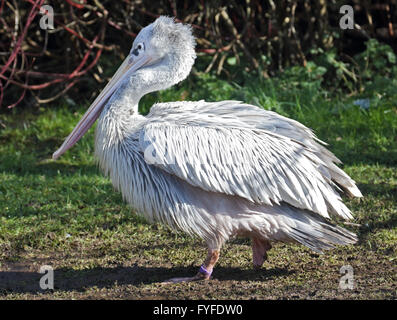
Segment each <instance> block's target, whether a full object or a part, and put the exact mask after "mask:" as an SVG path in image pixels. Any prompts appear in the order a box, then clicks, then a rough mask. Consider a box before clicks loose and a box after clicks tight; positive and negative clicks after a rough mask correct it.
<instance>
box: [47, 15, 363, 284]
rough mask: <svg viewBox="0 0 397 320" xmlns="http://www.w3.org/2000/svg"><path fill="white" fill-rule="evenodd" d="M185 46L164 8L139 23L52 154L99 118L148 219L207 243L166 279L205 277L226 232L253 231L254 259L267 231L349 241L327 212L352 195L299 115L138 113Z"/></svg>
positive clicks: (100, 154)
mask: <svg viewBox="0 0 397 320" xmlns="http://www.w3.org/2000/svg"><path fill="white" fill-rule="evenodd" d="M194 48H195V40H194V37H193V35H192V32H191V28H190V26H188V25H184V24H181V23H176V22H175V21H174V20H173V19H172V18H169V17H164V16H162V17H159V18H158V19H157V20H156V21H155V22H154V23H152V24H150V25H148V26H147V27H145V28H143V29H142V30H141V31H140V33H139V34H138V35H137V37H136V39H135V41H134V43H133V45H132V49H131V52H130V53H129V55H128V57H127V59H126V60H125V61H124V62H123V64H122V65H121V66H120V68H119V69H118V71H117V72H116V74H115V75H114V76H113V78H112V79H111V80H110V82H109V83H108V84H107V86H106V87H105V89H104V90H103V91H102V92H101V94H100V95H99V96H98V97H97V99H96V100H95V101H94V103H93V104H92V105H91V106H90V108H89V109H88V110H87V112H86V113H85V114H84V116H83V117H82V119H81V120H80V122H79V123H78V124H77V126H76V127H75V128H74V130H73V131H72V133H71V134H70V135H69V136H68V137H67V138H66V140H65V141H64V143H63V144H62V146H61V147H60V148H59V149H58V150H57V151H56V152H55V153H54V155H53V158H54V159H57V158H58V157H60V156H61V155H62V154H63V153H64V152H65V151H66V150H68V149H69V148H71V147H72V146H73V145H74V144H75V143H76V142H77V141H78V140H79V139H80V138H81V137H82V136H83V135H84V133H85V132H86V131H87V130H88V129H89V128H90V127H91V125H92V124H93V123H94V122H95V120H96V119H97V118H99V120H98V125H97V128H96V136H95V155H96V157H97V159H98V161H99V165H100V167H101V168H102V169H103V171H104V172H105V174H107V175H108V176H109V177H110V179H111V180H112V183H113V185H114V187H115V188H116V189H117V190H120V191H121V193H122V195H123V197H124V199H125V200H126V201H127V202H128V203H129V204H130V205H131V206H132V207H133V208H134V210H135V211H136V212H137V213H140V214H143V215H144V216H145V217H146V218H147V219H148V220H150V221H157V222H161V223H164V224H166V225H168V226H170V227H171V228H173V229H177V230H182V231H184V232H186V233H188V234H191V235H195V236H198V237H200V238H202V239H204V240H205V242H206V243H207V246H208V256H207V258H206V260H205V261H204V263H203V265H202V266H201V267H200V269H199V272H198V273H197V274H196V275H195V276H194V277H188V278H174V279H171V280H170V281H171V282H179V281H190V280H200V279H209V278H210V276H211V273H212V270H213V268H214V265H215V263H216V262H217V260H218V257H219V251H220V248H221V246H222V245H223V244H224V243H225V241H227V240H228V239H229V238H231V237H235V236H243V237H249V238H251V239H252V252H253V264H254V266H255V267H260V266H261V265H262V263H263V261H264V260H265V259H266V257H267V255H266V251H267V250H269V249H270V248H271V242H272V241H284V242H291V241H292V242H299V243H301V244H303V245H305V246H307V247H309V248H311V249H312V250H314V251H316V252H322V250H324V249H330V248H333V247H334V245H346V244H353V243H355V242H356V241H357V238H356V235H355V234H354V233H352V232H350V231H348V230H346V229H343V228H341V227H338V226H336V225H334V224H332V223H331V222H330V217H331V216H340V217H342V218H345V219H351V218H352V215H351V213H350V210H349V209H348V208H347V207H346V206H345V205H344V204H343V202H342V199H341V197H340V195H339V193H338V192H340V191H344V192H345V193H347V195H349V196H355V197H361V196H362V195H361V193H360V191H359V189H358V188H357V187H356V185H355V182H354V181H353V180H352V179H351V178H350V177H349V176H348V175H347V174H346V173H345V172H343V171H342V170H341V169H340V168H338V167H337V166H336V165H335V163H339V162H340V161H339V160H338V159H337V158H336V157H335V156H334V155H333V154H332V153H331V152H329V151H328V150H327V149H325V147H323V145H322V144H323V142H321V141H320V140H318V139H317V138H316V137H315V135H314V134H313V133H312V131H311V130H310V129H308V128H306V127H305V126H304V125H302V124H300V123H299V122H297V121H294V120H291V119H288V118H285V117H283V116H280V115H278V114H277V113H275V112H271V111H266V110H264V109H262V108H259V107H257V106H253V105H249V104H244V103H241V102H238V101H221V102H206V101H203V100H201V101H197V102H196V101H195V102H188V101H181V102H169V103H156V104H155V105H154V106H153V107H152V108H151V111H150V113H149V114H148V115H147V116H142V115H140V114H139V113H138V103H139V100H140V99H141V97H142V96H143V95H145V94H147V93H149V92H153V91H157V90H163V89H166V88H169V87H170V86H172V85H174V84H176V83H178V82H180V81H182V80H184V79H185V78H186V77H187V76H188V74H189V73H190V70H191V68H192V65H193V63H194V60H195V58H196V54H195V49H194Z"/></svg>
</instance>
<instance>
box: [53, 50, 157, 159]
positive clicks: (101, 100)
mask: <svg viewBox="0 0 397 320" xmlns="http://www.w3.org/2000/svg"><path fill="white" fill-rule="evenodd" d="M149 62H150V58H149V57H145V56H143V57H142V58H140V59H139V58H138V59H137V60H136V61H132V59H131V58H130V57H127V59H125V60H124V62H123V63H122V65H121V66H120V67H119V69H118V70H117V71H116V73H115V74H114V76H113V77H112V79H111V80H110V81H109V83H108V84H107V85H106V87H105V89H103V90H102V92H101V93H100V94H99V96H98V97H97V98H96V99H95V101H94V102H93V103H92V105H91V106H90V107H89V108H88V110H87V112H86V113H85V114H84V115H83V117H82V118H81V119H80V121H79V123H78V124H77V125H76V127H74V129H73V131H72V133H71V134H69V136H68V137H67V138H66V139H65V141H64V142H63V144H62V145H61V147H60V148H59V149H58V150H57V151H55V152H54V154H53V155H52V158H53V159H54V160H56V159H58V158H59V157H60V156H61V155H62V154H64V153H65V152H66V151H67V150H68V149H70V148H71V147H73V145H74V144H75V143H76V142H77V141H79V140H80V138H81V137H82V136H83V135H84V134H85V133H86V132H87V131H88V129H89V128H90V127H91V126H92V125H93V124H94V122H95V120H96V119H98V117H99V115H100V114H101V112H102V109H103V107H104V106H105V104H106V101H108V99H109V98H110V97H111V96H112V94H113V93H114V92H115V91H116V89H117V88H118V87H119V86H120V84H121V83H122V82H123V80H124V79H125V78H127V77H129V76H130V75H131V74H132V73H133V72H135V71H137V70H138V69H139V68H141V67H143V66H145V65H147V64H148V63H149Z"/></svg>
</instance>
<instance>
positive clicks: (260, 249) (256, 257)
mask: <svg viewBox="0 0 397 320" xmlns="http://www.w3.org/2000/svg"><path fill="white" fill-rule="evenodd" d="M271 248H272V246H271V244H270V241H268V240H264V239H260V238H252V260H253V263H254V268H255V269H259V268H260V267H262V264H263V262H264V261H265V260H266V259H267V253H266V251H268V250H270V249H271Z"/></svg>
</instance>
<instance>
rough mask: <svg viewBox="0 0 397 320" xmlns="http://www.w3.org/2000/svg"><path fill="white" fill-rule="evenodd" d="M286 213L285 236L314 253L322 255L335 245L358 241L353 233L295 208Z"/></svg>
mask: <svg viewBox="0 0 397 320" xmlns="http://www.w3.org/2000/svg"><path fill="white" fill-rule="evenodd" d="M291 209H292V208H291ZM288 211H289V212H288V213H289V214H288V215H287V216H286V218H287V217H288V218H287V219H286V220H284V223H285V224H286V225H287V226H286V228H285V229H284V232H285V234H286V236H287V237H288V238H289V239H293V240H295V241H297V242H299V243H301V244H303V245H305V246H306V247H308V248H310V249H312V250H313V251H315V252H318V253H323V250H329V249H332V248H334V247H335V246H336V245H351V244H354V243H356V242H357V240H358V239H357V236H356V235H355V234H354V233H353V232H351V231H349V230H347V229H345V228H342V227H339V226H337V225H334V224H333V223H331V222H330V221H328V220H327V219H325V218H323V217H321V216H319V215H314V214H312V213H310V212H308V211H305V210H300V209H296V208H293V209H292V210H291V211H290V210H288ZM284 212H285V211H284Z"/></svg>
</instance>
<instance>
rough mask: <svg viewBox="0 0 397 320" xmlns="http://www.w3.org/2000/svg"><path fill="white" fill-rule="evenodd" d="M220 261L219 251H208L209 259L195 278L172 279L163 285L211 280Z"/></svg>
mask: <svg viewBox="0 0 397 320" xmlns="http://www.w3.org/2000/svg"><path fill="white" fill-rule="evenodd" d="M218 259H219V249H216V250H214V249H208V254H207V258H206V259H205V261H204V263H203V264H202V265H201V267H200V269H199V272H198V273H197V274H196V275H195V276H194V277H184V278H172V279H169V280H166V281H164V282H163V283H178V282H188V281H198V280H209V279H210V278H211V274H212V270H213V269H214V266H215V264H216V262H217V261H218Z"/></svg>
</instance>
